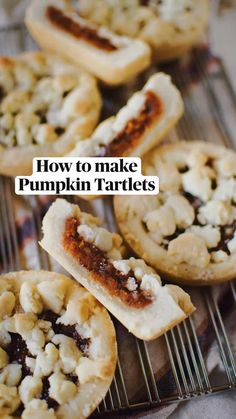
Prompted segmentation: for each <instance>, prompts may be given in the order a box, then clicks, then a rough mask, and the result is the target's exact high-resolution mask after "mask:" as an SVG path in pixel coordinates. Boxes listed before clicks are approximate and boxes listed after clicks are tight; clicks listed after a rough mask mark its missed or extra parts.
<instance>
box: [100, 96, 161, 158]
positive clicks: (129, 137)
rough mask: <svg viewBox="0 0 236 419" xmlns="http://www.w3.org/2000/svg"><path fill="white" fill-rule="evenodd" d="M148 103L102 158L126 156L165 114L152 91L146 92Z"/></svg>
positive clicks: (109, 146)
mask: <svg viewBox="0 0 236 419" xmlns="http://www.w3.org/2000/svg"><path fill="white" fill-rule="evenodd" d="M145 96H146V101H145V104H144V107H143V109H142V110H141V112H140V114H139V116H138V117H137V118H133V119H131V120H130V121H129V122H128V123H127V125H126V126H125V128H124V129H123V130H122V131H121V132H120V133H119V134H117V136H116V137H115V138H114V139H113V141H112V142H111V143H110V144H108V145H107V146H106V147H105V148H104V153H102V157H120V156H125V155H127V154H128V153H129V151H130V150H132V149H133V148H134V147H135V146H137V144H138V143H139V141H140V138H141V136H142V135H143V134H144V132H145V131H146V129H147V128H148V127H150V125H151V124H152V123H153V122H154V120H156V118H157V117H160V116H161V114H162V113H163V104H162V102H161V100H160V99H159V97H158V96H157V95H156V94H154V93H152V92H151V91H148V92H146V94H145Z"/></svg>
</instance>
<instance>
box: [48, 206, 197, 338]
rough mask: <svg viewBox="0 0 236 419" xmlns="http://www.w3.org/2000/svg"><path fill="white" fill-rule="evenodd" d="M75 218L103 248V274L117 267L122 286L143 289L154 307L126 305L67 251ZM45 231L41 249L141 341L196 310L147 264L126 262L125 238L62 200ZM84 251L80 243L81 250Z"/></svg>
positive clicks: (80, 230)
mask: <svg viewBox="0 0 236 419" xmlns="http://www.w3.org/2000/svg"><path fill="white" fill-rule="evenodd" d="M71 217H76V219H79V220H80V225H79V227H78V234H79V235H82V237H83V238H84V239H85V240H86V241H87V240H89V241H91V243H92V246H94V245H95V246H97V247H99V248H100V249H103V253H104V258H103V262H102V263H103V266H102V268H101V271H102V270H104V271H106V269H109V272H110V270H111V265H113V267H114V268H115V270H116V272H117V273H118V275H119V282H120V284H119V285H120V286H122V288H123V290H124V292H126V293H127V294H129V293H130V294H133V297H134V298H135V297H137V298H138V294H137V292H136V291H137V289H138V288H139V287H140V289H142V291H143V292H145V293H147V294H149V297H150V298H151V299H152V301H151V303H150V304H148V305H146V306H145V307H142V306H141V307H134V306H133V305H130V304H129V303H128V302H127V301H123V299H121V298H120V295H113V294H112V295H111V293H110V288H109V287H106V286H104V285H103V283H100V282H97V281H95V280H94V276H93V271H92V270H91V267H90V266H88V264H87V263H86V264H85V263H84V261H83V260H81V259H80V258H79V257H76V256H75V255H74V254H71V253H70V252H69V251H68V249H67V248H65V247H64V242H63V238H64V232H65V226H66V222H67V220H68V219H70V218H71ZM43 233H44V236H43V239H42V241H41V245H42V247H43V248H44V249H45V250H47V251H48V252H49V254H50V255H51V256H53V257H54V258H55V259H56V260H57V261H58V262H59V263H60V264H61V265H62V266H63V267H64V268H65V269H67V271H68V272H70V273H71V275H73V277H74V278H76V279H77V280H78V281H79V282H81V283H82V284H83V286H85V287H86V288H87V289H88V290H89V291H90V292H91V293H92V294H93V295H94V296H96V298H97V299H98V300H99V301H100V302H101V303H102V304H103V305H104V306H105V307H106V308H107V309H108V310H109V311H110V312H111V313H112V314H113V315H114V316H115V317H117V319H118V320H119V321H120V322H121V323H123V324H124V325H125V327H127V328H128V330H129V331H130V332H132V333H133V334H134V335H135V336H137V337H139V338H140V339H144V340H151V339H155V338H156V337H158V336H160V334H162V333H163V332H164V331H166V330H168V329H169V328H170V327H172V326H173V325H175V324H177V323H179V322H181V321H182V320H184V319H185V318H186V317H187V316H188V315H189V314H191V313H192V312H193V311H194V310H195V307H194V306H193V304H192V303H191V300H190V297H189V295H188V294H187V293H185V292H184V291H183V290H181V289H180V288H179V287H176V286H174V287H170V286H169V285H165V286H162V285H161V280H160V278H159V276H158V275H156V273H155V271H154V270H153V269H152V268H150V267H149V266H147V265H146V264H145V263H144V261H142V260H139V259H134V258H130V259H128V260H125V259H123V258H122V255H121V253H120V249H121V245H122V241H121V239H120V237H119V236H118V235H116V234H112V233H110V232H108V231H107V230H106V229H103V228H100V227H98V220H97V219H94V217H92V216H91V215H90V214H87V213H84V212H81V211H80V209H79V207H78V206H76V205H72V204H70V203H68V202H67V201H65V200H62V199H58V200H57V201H56V202H55V203H54V204H53V205H52V206H51V207H50V209H49V211H48V212H47V214H46V216H45V217H44V220H43ZM74 246H75V247H76V246H77V245H76V243H73V247H74ZM79 248H80V244H79V242H78V249H77V250H78V252H79ZM108 262H109V266H108ZM91 265H93V263H91ZM127 273H128V275H127ZM107 280H109V278H107ZM122 281H123V282H122ZM107 288H109V289H107Z"/></svg>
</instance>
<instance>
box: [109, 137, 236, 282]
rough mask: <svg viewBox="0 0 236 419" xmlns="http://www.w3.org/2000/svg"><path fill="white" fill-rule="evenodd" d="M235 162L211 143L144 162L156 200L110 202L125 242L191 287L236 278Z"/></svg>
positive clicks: (172, 148) (177, 148) (175, 148)
mask: <svg viewBox="0 0 236 419" xmlns="http://www.w3.org/2000/svg"><path fill="white" fill-rule="evenodd" d="M235 162H236V156H235V153H234V152H233V151H230V150H226V149H225V148H224V147H220V146H216V145H215V144H210V143H202V142H189V143H187V142H179V143H176V144H169V145H164V146H162V147H159V148H157V149H155V150H154V151H152V152H150V153H149V154H148V155H146V156H145V158H144V161H143V171H144V173H145V174H147V173H149V174H152V175H154V174H156V175H159V177H160V191H161V193H160V195H159V196H157V197H142V196H138V197H125V196H116V197H115V198H114V209H115V215H116V220H117V223H118V225H119V228H120V230H121V233H122V235H123V236H124V238H125V240H126V241H127V243H128V244H129V245H130V247H131V248H132V249H133V250H134V251H135V252H136V253H137V254H138V255H139V256H140V257H142V258H143V259H144V260H146V261H147V262H148V263H149V264H150V265H151V266H153V267H155V268H156V269H157V270H158V272H160V274H161V275H163V276H164V277H166V278H169V279H171V280H172V281H174V282H177V283H186V284H191V285H194V284H197V285H209V284H214V283H221V282H225V281H228V280H230V279H233V278H234V277H235V275H236V268H235V266H236V265H235V261H236V252H235V246H234V245H235V240H234V237H235V210H234V199H235V197H234V182H235V180H234V170H235V169H234V167H235ZM198 165H199V166H198ZM201 176H203V177H201ZM182 188H183V190H182Z"/></svg>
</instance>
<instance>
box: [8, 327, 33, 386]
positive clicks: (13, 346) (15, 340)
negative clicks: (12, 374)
mask: <svg viewBox="0 0 236 419" xmlns="http://www.w3.org/2000/svg"><path fill="white" fill-rule="evenodd" d="M10 336H11V342H10V344H9V345H8V347H7V349H6V352H7V354H8V356H9V362H10V363H15V362H17V364H19V365H21V367H22V368H21V371H22V377H21V380H23V378H25V376H26V375H32V374H31V371H30V369H29V368H28V367H27V365H26V362H25V359H26V357H27V356H30V357H31V356H32V355H31V353H30V352H29V350H28V348H27V346H26V343H25V341H24V339H23V338H22V336H21V335H19V334H18V333H10Z"/></svg>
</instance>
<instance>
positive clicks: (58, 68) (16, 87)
mask: <svg viewBox="0 0 236 419" xmlns="http://www.w3.org/2000/svg"><path fill="white" fill-rule="evenodd" d="M6 60H7V61H6V62H5V61H4V59H2V62H0V87H1V89H2V91H3V99H2V101H1V104H0V135H1V138H0V144H1V145H2V146H4V147H14V146H26V145H32V144H34V145H44V144H50V143H53V142H55V141H57V140H58V139H60V137H61V136H62V135H63V134H67V133H69V132H70V130H73V134H74V135H78V134H80V133H81V134H83V131H84V135H88V134H90V132H91V129H90V128H91V126H89V129H87V128H86V124H88V125H89V124H91V125H92V128H93V126H94V125H95V123H96V119H97V117H96V111H97V114H98V113H99V109H100V97H99V93H98V91H97V88H96V84H95V81H94V79H93V78H92V77H91V76H89V75H88V74H86V73H85V72H83V71H82V70H80V69H79V70H78V69H77V68H75V67H74V66H72V65H69V64H67V63H65V62H64V61H63V60H62V59H61V58H58V57H53V56H51V55H50V56H49V55H46V54H43V53H41V54H40V53H36V54H35V55H33V54H32V57H31V60H26V59H24V58H22V57H20V58H18V59H17V58H16V59H13V58H12V59H6ZM85 128H86V130H85Z"/></svg>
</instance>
